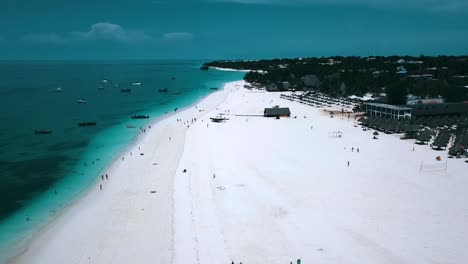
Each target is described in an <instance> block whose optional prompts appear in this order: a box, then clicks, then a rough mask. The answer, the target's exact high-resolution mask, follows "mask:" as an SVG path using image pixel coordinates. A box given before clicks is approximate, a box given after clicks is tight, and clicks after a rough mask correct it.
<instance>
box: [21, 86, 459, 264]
mask: <svg viewBox="0 0 468 264" xmlns="http://www.w3.org/2000/svg"><path fill="white" fill-rule="evenodd" d="M243 84H244V82H243V81H238V82H233V83H228V84H226V86H225V89H224V90H222V91H219V92H216V93H213V94H211V95H210V96H208V97H207V98H206V99H204V100H203V101H201V102H199V103H198V104H197V105H196V107H195V106H194V107H191V108H189V109H187V110H185V111H182V112H179V113H177V114H175V115H173V116H171V117H169V118H167V119H164V120H162V121H160V122H158V123H157V124H155V125H153V127H152V128H151V129H149V130H147V132H146V133H145V134H144V135H143V136H141V137H140V139H139V140H138V142H137V143H136V144H135V145H134V146H133V147H132V149H131V150H130V151H131V152H132V155H130V153H126V155H125V159H124V160H123V161H122V160H121V159H118V160H116V161H115V162H114V163H113V165H112V166H111V167H110V168H109V170H108V172H107V173H108V175H109V180H104V181H100V180H99V181H98V182H97V183H96V186H95V187H94V188H93V189H92V190H91V191H90V192H89V193H87V194H86V195H85V196H84V197H83V198H81V199H80V200H79V201H77V202H76V203H75V204H73V205H72V206H71V207H70V208H68V209H67V210H65V212H64V213H63V214H61V215H60V216H59V217H58V218H57V219H56V220H55V221H53V222H52V223H51V224H50V225H48V226H47V228H46V229H44V230H43V231H42V232H40V234H38V235H37V236H36V237H35V238H34V240H33V241H31V243H29V244H28V246H27V247H26V248H24V250H23V251H22V253H21V254H20V255H18V256H17V257H16V258H14V259H13V260H12V262H14V263H48V264H52V263H175V264H182V263H184V264H187V263H206V264H209V263H210V264H211V263H219V264H222V263H226V264H227V263H231V261H232V260H233V261H235V263H236V264H237V263H239V262H241V261H242V263H244V264H249V263H268V264H280V263H284V264H288V263H290V261H293V262H294V263H295V261H296V259H298V258H300V259H302V263H304V264H306V263H322V264H324V263H325V264H327V263H330V264H341V263H355V264H358V263H359V264H367V263H368V264H371V263H372V264H375V263H389V264H390V263H391V264H395V263H408V264H409V263H411V264H415V263H421V264H423V263H444V264H452V263H453V264H455V263H456V264H458V263H465V262H466V261H467V260H468V251H467V250H466V248H468V239H467V237H468V203H467V201H468V192H467V191H466V188H467V187H466V186H468V173H467V171H468V170H467V168H468V164H466V163H465V162H463V160H459V159H449V160H448V163H447V164H448V168H447V170H446V171H427V172H420V165H421V162H422V161H423V162H425V163H426V164H435V163H437V162H436V160H435V157H436V156H438V155H441V156H442V157H443V161H442V162H446V156H447V155H446V153H445V152H444V153H442V152H437V151H434V150H431V149H430V147H429V146H427V145H424V146H421V145H415V144H414V141H412V140H411V141H403V140H400V139H399V137H398V136H397V135H385V134H383V135H380V136H379V139H378V140H373V139H372V132H373V131H362V129H361V128H360V127H355V126H354V125H355V122H354V120H353V119H351V120H349V121H348V119H347V118H346V117H345V118H344V119H342V118H341V117H340V116H338V115H337V116H335V118H330V117H329V115H328V114H327V113H324V112H322V111H323V110H319V109H317V108H312V107H310V106H307V105H302V104H299V103H297V102H291V101H287V100H284V99H280V98H279V95H280V94H279V93H265V92H261V91H250V90H246V89H244V88H243ZM274 105H280V106H285V107H290V109H291V112H292V116H297V118H296V119H295V118H281V119H279V120H277V119H273V118H264V117H254V116H236V115H263V109H264V107H272V106H274ZM202 110H204V111H202ZM219 114H226V116H227V117H228V118H229V120H228V121H226V122H224V123H212V122H210V121H209V118H210V117H214V116H218V115H219ZM192 118H196V119H197V121H196V122H194V123H193V124H192ZM178 119H182V122H178V121H177V120H178ZM184 122H186V123H185V124H184ZM187 122H188V123H189V125H190V127H188V123H187ZM207 125H208V126H207ZM333 131H341V132H342V134H343V137H342V138H334V137H329V134H330V132H333ZM169 137H170V138H171V139H170V140H169ZM413 147H414V148H415V150H414V151H413ZM139 148H140V149H139ZM352 148H354V151H352V150H351V149H352ZM357 148H359V152H357ZM139 153H144V155H140V154H139ZM348 161H349V162H350V166H347V162H348ZM184 170H186V172H183V171H184ZM99 184H103V190H102V191H100V190H99ZM151 191H156V193H151Z"/></svg>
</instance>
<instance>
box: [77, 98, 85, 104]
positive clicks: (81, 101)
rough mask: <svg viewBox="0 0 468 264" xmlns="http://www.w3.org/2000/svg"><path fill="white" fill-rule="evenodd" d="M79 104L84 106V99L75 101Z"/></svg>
mask: <svg viewBox="0 0 468 264" xmlns="http://www.w3.org/2000/svg"><path fill="white" fill-rule="evenodd" d="M77 102H78V103H79V104H86V103H87V102H86V100H85V99H78V101H77Z"/></svg>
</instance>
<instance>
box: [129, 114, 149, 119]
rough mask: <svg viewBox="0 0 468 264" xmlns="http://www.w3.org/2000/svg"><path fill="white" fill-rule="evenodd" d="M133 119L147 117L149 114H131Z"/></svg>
mask: <svg viewBox="0 0 468 264" xmlns="http://www.w3.org/2000/svg"><path fill="white" fill-rule="evenodd" d="M132 118H133V119H147V118H149V115H132Z"/></svg>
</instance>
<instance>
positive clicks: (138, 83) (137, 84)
mask: <svg viewBox="0 0 468 264" xmlns="http://www.w3.org/2000/svg"><path fill="white" fill-rule="evenodd" d="M142 85H143V84H142V83H141V82H134V83H132V86H142Z"/></svg>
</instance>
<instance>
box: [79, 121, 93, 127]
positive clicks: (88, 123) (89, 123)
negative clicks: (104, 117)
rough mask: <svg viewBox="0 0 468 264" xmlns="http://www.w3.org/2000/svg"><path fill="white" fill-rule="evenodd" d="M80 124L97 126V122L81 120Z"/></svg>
mask: <svg viewBox="0 0 468 264" xmlns="http://www.w3.org/2000/svg"><path fill="white" fill-rule="evenodd" d="M78 126H82V127H84V126H96V122H80V123H78Z"/></svg>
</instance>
